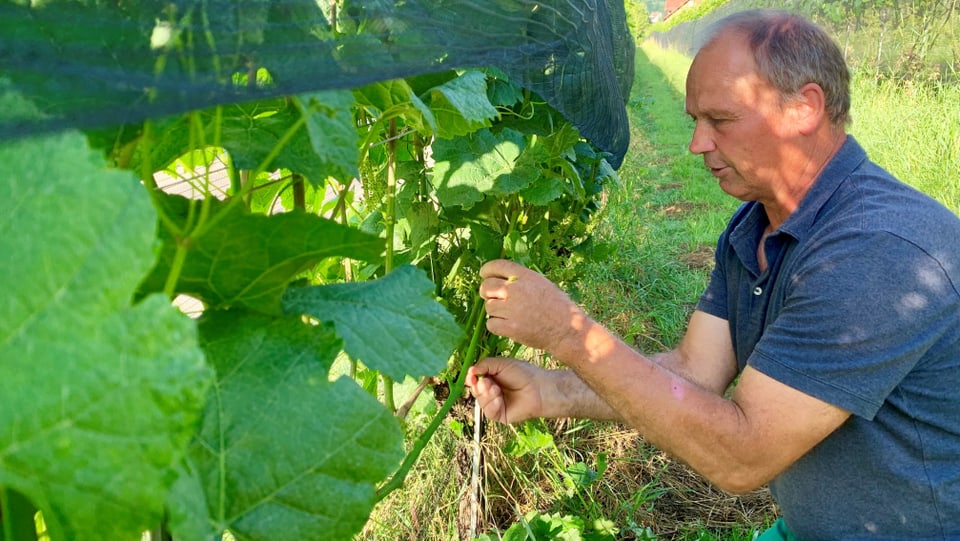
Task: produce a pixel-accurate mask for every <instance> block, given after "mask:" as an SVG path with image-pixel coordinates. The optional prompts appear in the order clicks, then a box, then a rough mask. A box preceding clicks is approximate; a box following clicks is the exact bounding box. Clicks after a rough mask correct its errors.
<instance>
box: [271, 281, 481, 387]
mask: <svg viewBox="0 0 960 541" xmlns="http://www.w3.org/2000/svg"><path fill="white" fill-rule="evenodd" d="M434 287H435V286H434V284H433V282H431V281H430V279H429V278H427V276H426V274H424V272H423V271H422V270H420V269H417V268H416V267H412V266H409V265H405V266H402V267H399V268H397V269H396V270H394V271H393V272H391V273H390V274H388V275H387V276H385V277H383V278H380V279H378V280H373V281H369V282H357V283H347V284H330V285H323V286H310V287H303V288H291V289H290V290H288V291H287V292H286V294H285V295H284V297H283V306H284V310H285V311H286V312H287V313H289V314H296V315H308V316H311V317H314V318H316V319H318V320H320V321H331V322H333V324H334V326H335V327H336V329H337V334H338V335H339V336H340V337H341V338H343V345H344V350H346V352H347V353H348V354H350V356H351V357H353V358H354V359H359V360H361V361H363V363H364V364H366V365H367V367H369V368H371V369H373V370H377V371H379V372H382V373H384V374H386V375H388V376H390V377H392V378H393V379H394V380H396V381H402V380H403V379H404V377H405V376H408V375H409V376H425V375H431V374H436V373H438V372H439V371H440V370H441V369H443V367H444V366H446V362H447V359H448V358H449V357H450V353H451V352H452V351H453V349H454V348H455V347H456V346H457V344H459V342H460V340H461V338H462V332H461V330H460V327H459V325H457V323H456V321H455V320H454V319H453V316H451V315H450V313H449V312H447V310H446V309H445V308H444V307H443V306H442V305H440V303H438V302H437V301H436V300H435V298H434Z"/></svg>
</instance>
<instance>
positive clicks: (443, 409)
mask: <svg viewBox="0 0 960 541" xmlns="http://www.w3.org/2000/svg"><path fill="white" fill-rule="evenodd" d="M470 314H471V318H470V321H471V324H472V329H473V334H472V335H471V337H470V344H469V345H468V346H467V351H466V354H465V355H464V357H463V366H461V367H460V374H459V376H458V377H457V381H456V382H454V384H453V385H451V386H450V395H449V396H448V397H447V399H446V400H445V401H444V402H443V405H442V406H440V410H439V411H437V414H436V415H434V416H433V419H432V420H431V421H430V424H429V425H427V428H426V429H425V430H424V431H423V433H421V434H420V437H419V438H417V441H415V442H414V444H413V448H412V449H410V452H409V453H407V456H406V458H404V460H403V463H402V464H400V468H399V469H397V471H396V473H394V474H393V477H392V478H391V479H390V481H388V482H387V483H386V484H384V485H383V486H381V487H380V488H379V489H378V490H377V494H376V497H375V498H374V502H380V501H381V500H383V499H384V498H386V497H387V495H388V494H390V493H391V492H393V491H394V490H397V489H398V488H401V487H402V486H403V483H404V482H405V481H406V479H407V474H409V473H410V469H411V468H413V465H414V464H415V463H416V462H417V459H419V458H420V453H422V452H423V450H424V449H425V448H426V447H427V443H429V442H430V438H432V437H433V434H434V432H436V431H437V428H439V427H440V423H442V422H443V420H444V419H445V418H446V416H447V414H448V413H450V410H451V409H453V405H454V404H455V403H456V402H457V400H459V399H460V397H461V396H463V391H464V388H465V386H466V381H467V370H468V369H469V368H470V367H471V366H473V364H474V363H475V362H477V356H478V353H479V349H480V336H481V335H482V334H483V331H484V330H485V329H486V321H485V319H484V313H483V309H482V304H481V300H480V297H479V296H478V297H477V298H476V299H475V300H474V305H473V308H472V309H471V311H470Z"/></svg>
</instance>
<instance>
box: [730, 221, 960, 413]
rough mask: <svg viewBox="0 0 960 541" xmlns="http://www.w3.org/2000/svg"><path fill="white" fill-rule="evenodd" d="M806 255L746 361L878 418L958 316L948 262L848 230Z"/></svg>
mask: <svg viewBox="0 0 960 541" xmlns="http://www.w3.org/2000/svg"><path fill="white" fill-rule="evenodd" d="M804 252H805V253H802V254H798V257H797V258H796V259H795V261H797V262H798V263H797V268H796V269H792V270H788V272H787V276H786V278H787V280H788V282H787V283H786V285H785V289H784V291H783V294H784V295H785V297H784V301H783V307H782V310H781V311H780V312H779V313H778V314H777V315H776V318H775V319H774V320H773V321H772V322H769V325H768V327H767V328H766V330H765V332H764V334H763V337H762V338H761V339H760V341H759V342H758V343H757V346H756V348H755V349H754V351H753V354H752V355H751V356H750V358H749V360H748V364H749V365H751V366H753V367H754V368H756V369H757V370H759V371H760V372H763V373H764V374H766V375H768V376H770V377H772V378H774V379H776V380H778V381H780V382H781V383H784V384H786V385H789V386H791V387H793V388H795V389H797V390H799V391H802V392H804V393H806V394H809V395H811V396H814V397H817V398H819V399H821V400H824V401H825V402H828V403H831V404H833V405H835V406H837V407H841V408H843V409H846V410H847V411H850V412H851V413H853V414H855V415H858V416H860V417H864V418H866V419H872V418H873V416H874V415H875V414H876V412H877V411H878V410H879V409H880V407H881V406H882V404H883V402H884V400H885V399H886V397H887V396H888V395H889V393H890V392H891V391H892V390H893V389H894V388H895V387H896V386H897V385H898V384H899V383H900V381H901V380H903V378H904V377H905V376H906V375H907V374H908V373H909V372H910V371H911V370H912V369H914V367H915V366H916V365H917V363H918V361H919V360H920V359H921V358H922V357H923V356H924V354H925V353H926V352H927V351H928V350H929V349H930V348H931V347H933V346H934V344H936V343H937V341H938V340H939V339H940V338H941V336H942V335H943V334H944V333H945V332H947V330H946V329H947V328H949V325H950V324H951V323H949V322H951V321H952V320H953V319H954V317H955V315H956V314H955V313H954V312H956V310H957V299H956V291H955V290H954V289H953V287H952V284H951V282H950V280H949V279H948V276H947V274H946V273H945V272H944V270H943V268H942V267H941V266H940V263H939V262H938V261H937V260H936V259H935V258H933V257H931V256H930V255H929V254H926V253H925V252H924V251H923V250H921V249H920V248H918V247H917V246H916V245H914V244H913V243H911V242H909V241H906V240H904V239H902V238H899V237H897V236H896V235H894V234H891V233H887V232H873V233H864V232H862V231H861V232H840V233H838V234H835V235H833V236H832V237H831V238H830V239H828V240H826V241H822V242H819V243H816V244H815V245H814V246H811V247H809V248H807V249H806V250H804Z"/></svg>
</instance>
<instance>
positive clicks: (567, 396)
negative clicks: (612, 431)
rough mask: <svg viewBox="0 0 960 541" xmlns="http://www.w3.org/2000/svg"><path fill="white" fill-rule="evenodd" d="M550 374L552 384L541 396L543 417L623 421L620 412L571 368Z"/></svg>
mask: <svg viewBox="0 0 960 541" xmlns="http://www.w3.org/2000/svg"><path fill="white" fill-rule="evenodd" d="M552 376H553V378H554V385H553V386H552V389H551V391H550V393H549V395H548V396H544V397H543V400H544V415H543V416H544V417H549V418H559V417H573V418H577V419H595V420H598V421H618V422H623V418H622V417H621V416H620V414H619V413H617V411H616V410H614V409H613V408H612V407H610V404H608V403H607V402H606V401H605V400H604V399H603V398H600V396H599V395H597V393H595V392H594V391H593V389H591V388H590V387H589V386H588V385H587V384H586V383H584V381H583V380H582V379H580V376H578V375H577V373H576V372H574V371H573V370H569V369H566V370H556V371H554V372H553V373H552Z"/></svg>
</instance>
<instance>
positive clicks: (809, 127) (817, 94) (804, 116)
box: [791, 83, 827, 135]
mask: <svg viewBox="0 0 960 541" xmlns="http://www.w3.org/2000/svg"><path fill="white" fill-rule="evenodd" d="M791 107H792V108H793V110H794V114H795V115H796V120H797V128H798V129H799V130H800V133H801V134H803V135H810V134H811V133H813V132H814V131H816V129H817V128H819V127H820V125H821V124H822V123H823V122H824V121H825V120H826V119H827V98H826V96H825V95H824V94H823V89H822V88H820V85H818V84H817V83H807V84H805V85H803V86H802V87H800V92H799V95H798V97H797V98H795V99H794V100H792V103H791Z"/></svg>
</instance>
